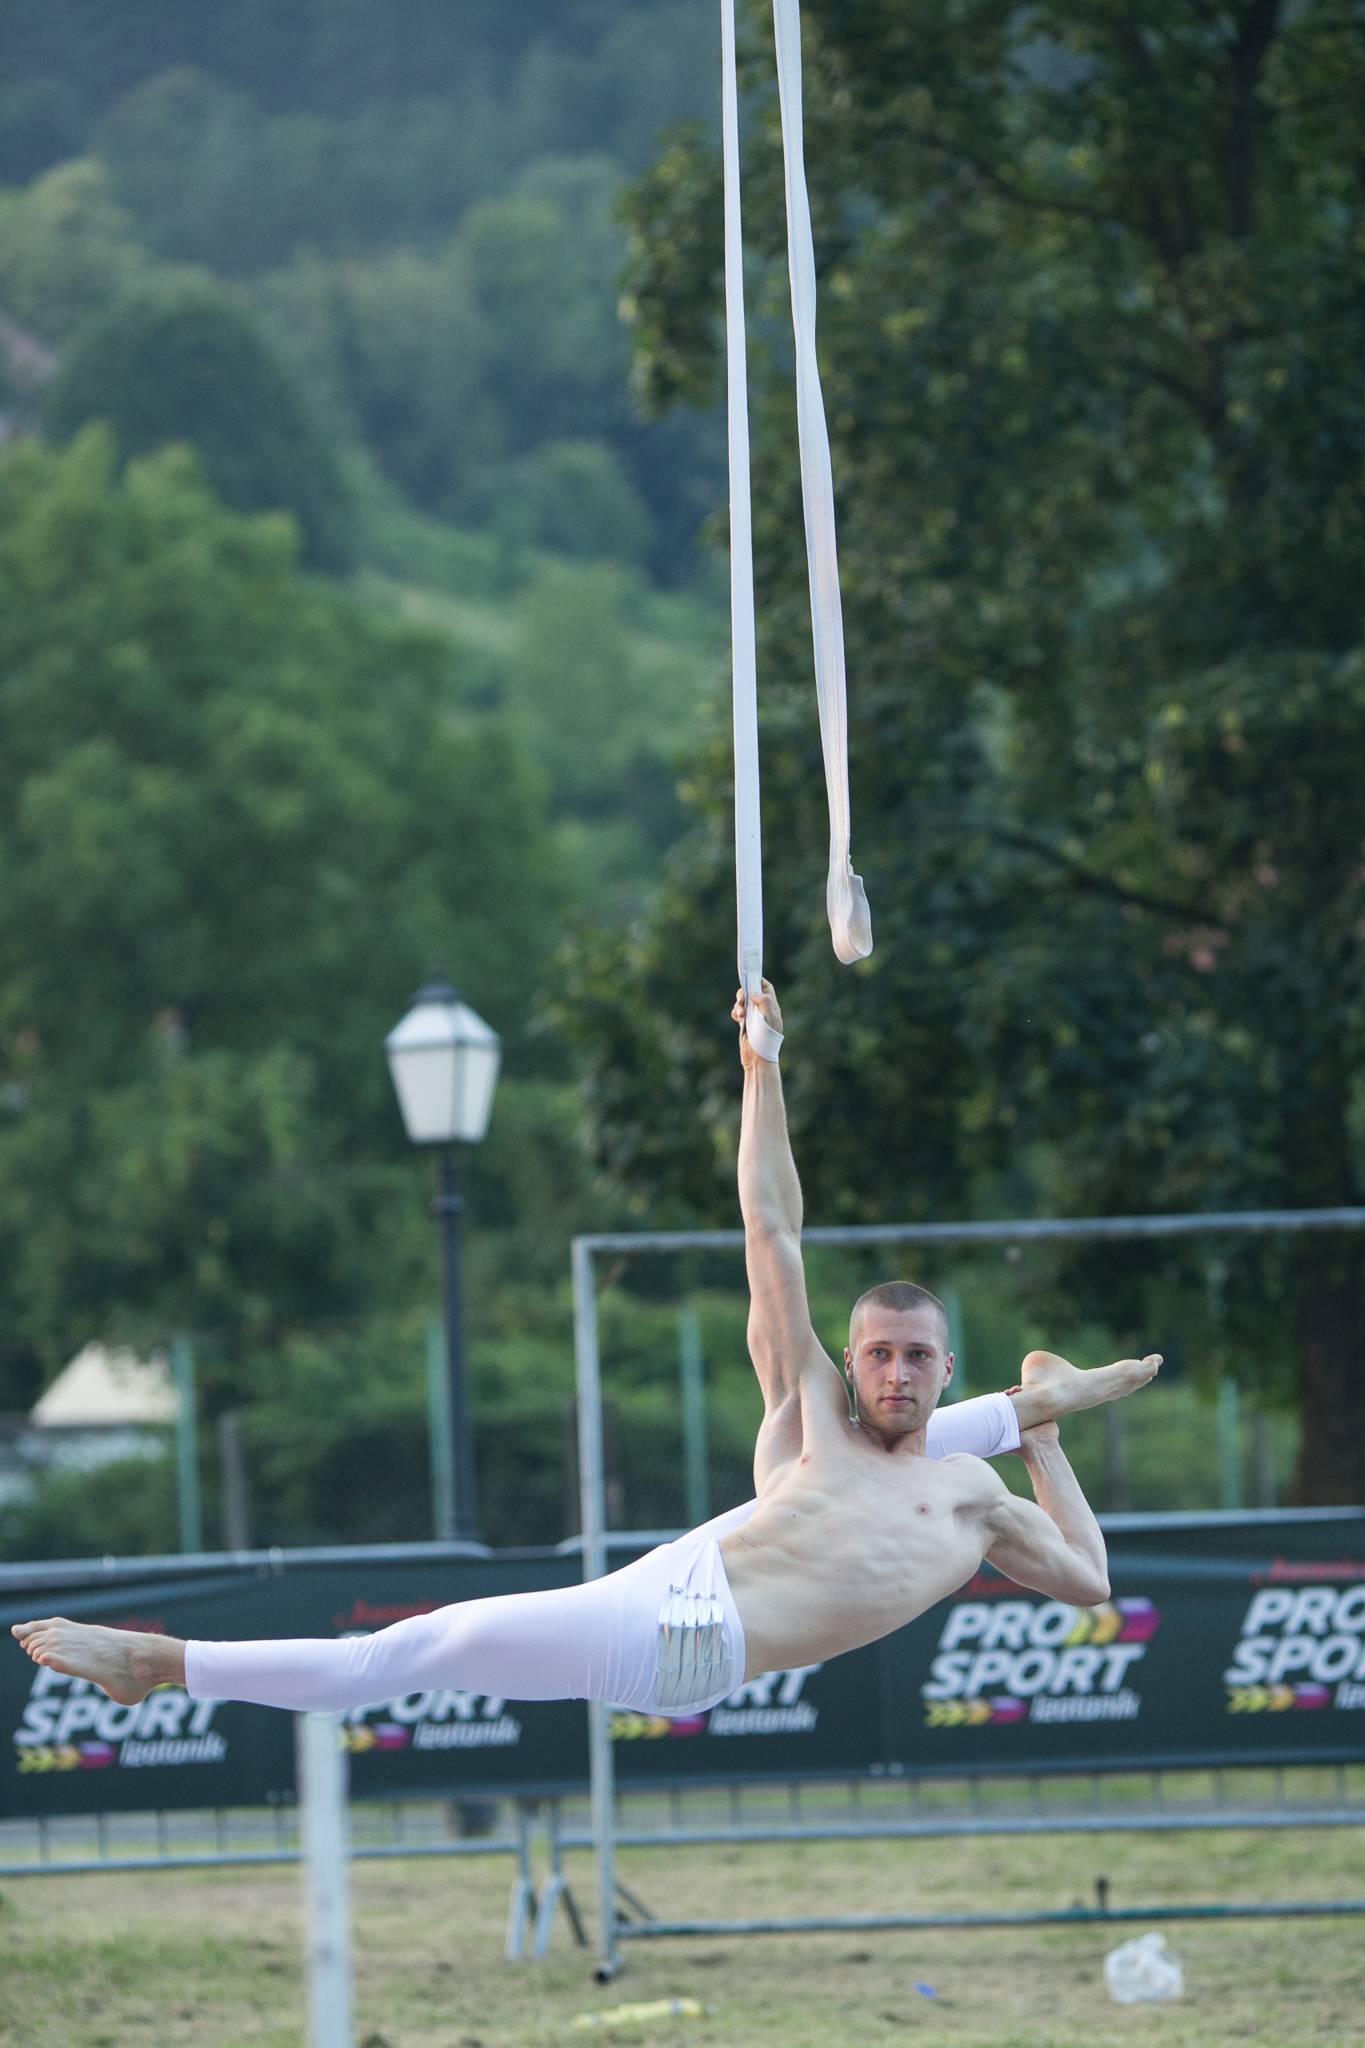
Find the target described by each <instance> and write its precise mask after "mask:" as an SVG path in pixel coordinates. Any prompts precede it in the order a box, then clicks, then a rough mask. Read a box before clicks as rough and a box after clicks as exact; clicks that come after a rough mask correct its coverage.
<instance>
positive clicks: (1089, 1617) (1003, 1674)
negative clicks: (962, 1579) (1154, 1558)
mask: <svg viewBox="0 0 1365 2048" xmlns="http://www.w3.org/2000/svg"><path fill="white" fill-rule="evenodd" d="M1160 1626H1161V1616H1160V1613H1159V1612H1158V1610H1157V1609H1156V1608H1155V1607H1154V1606H1153V1605H1152V1603H1151V1601H1150V1600H1147V1599H1143V1598H1141V1597H1134V1598H1131V1599H1124V1600H1106V1601H1105V1602H1104V1604H1103V1606H1100V1607H1071V1606H1068V1605H1067V1604H1066V1603H1065V1602H1063V1601H1060V1600H1020V1599H1013V1600H991V1601H989V1602H988V1601H984V1600H959V1601H957V1602H956V1603H955V1604H954V1605H953V1606H952V1607H950V1608H949V1610H948V1613H947V1616H946V1618H945V1620H944V1624H943V1629H942V1632H941V1634H940V1636H939V1640H938V1651H937V1654H936V1655H935V1657H934V1660H933V1663H932V1664H931V1666H930V1668H929V1676H928V1678H927V1679H926V1680H925V1682H924V1684H923V1686H922V1687H921V1688H920V1692H921V1698H922V1700H923V1703H924V1720H925V1726H926V1727H929V1728H982V1727H988V1726H991V1727H1010V1726H1013V1725H1015V1724H1017V1723H1019V1722H1023V1721H1029V1722H1035V1723H1040V1722H1049V1721H1072V1722H1075V1721H1131V1720H1135V1719H1136V1718H1137V1716H1138V1714H1139V1713H1140V1712H1141V1709H1142V1697H1141V1694H1140V1693H1138V1692H1137V1691H1135V1690H1134V1688H1133V1686H1132V1684H1131V1683H1130V1682H1129V1681H1130V1680H1131V1678H1132V1677H1133V1675H1134V1673H1135V1670H1136V1667H1137V1666H1139V1665H1140V1664H1141V1662H1142V1659H1143V1657H1144V1656H1145V1655H1146V1653H1147V1648H1148V1645H1149V1644H1150V1643H1151V1641H1152V1639H1153V1637H1154V1636H1155V1635H1156V1633H1157V1630H1158V1629H1159V1628H1160Z"/></svg>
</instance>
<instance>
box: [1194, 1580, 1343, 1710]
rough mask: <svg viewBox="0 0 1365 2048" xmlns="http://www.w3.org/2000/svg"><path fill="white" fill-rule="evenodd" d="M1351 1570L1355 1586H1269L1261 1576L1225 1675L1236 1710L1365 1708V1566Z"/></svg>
mask: <svg viewBox="0 0 1365 2048" xmlns="http://www.w3.org/2000/svg"><path fill="white" fill-rule="evenodd" d="M1351 1569H1352V1571H1353V1572H1354V1574H1355V1578H1356V1581H1357V1583H1356V1584H1355V1585H1352V1586H1341V1585H1337V1584H1331V1585H1326V1586H1322V1585H1318V1586H1305V1585H1299V1584H1297V1583H1296V1584H1293V1585H1289V1584H1283V1583H1282V1584H1276V1585H1267V1584H1265V1583H1264V1581H1265V1579H1266V1577H1267V1574H1264V1573H1261V1574H1258V1575H1257V1576H1258V1578H1259V1579H1260V1580H1261V1587H1260V1590H1259V1591H1258V1592H1256V1593H1254V1594H1253V1595H1252V1597H1251V1600H1250V1602H1249V1603H1248V1606H1247V1610H1246V1613H1245V1614H1244V1615H1243V1616H1242V1626H1241V1630H1240V1632H1239V1635H1238V1639H1237V1643H1236V1646H1235V1648H1234V1649H1233V1653H1232V1662H1231V1664H1229V1666H1228V1668H1227V1670H1226V1671H1225V1672H1224V1673H1223V1683H1224V1685H1225V1686H1226V1687H1227V1696H1228V1697H1227V1708H1228V1712H1229V1713H1230V1714H1283V1713H1288V1712H1299V1713H1303V1712H1308V1713H1315V1712H1318V1711H1320V1710H1321V1709H1322V1708H1325V1707H1332V1708H1341V1709H1346V1710H1352V1709H1356V1710H1358V1709H1359V1708H1361V1707H1365V1568H1363V1567H1362V1566H1360V1565H1359V1564H1357V1565H1354V1566H1352V1568H1351ZM1284 1576H1285V1577H1288V1576H1289V1574H1288V1573H1286V1574H1285V1575H1284Z"/></svg>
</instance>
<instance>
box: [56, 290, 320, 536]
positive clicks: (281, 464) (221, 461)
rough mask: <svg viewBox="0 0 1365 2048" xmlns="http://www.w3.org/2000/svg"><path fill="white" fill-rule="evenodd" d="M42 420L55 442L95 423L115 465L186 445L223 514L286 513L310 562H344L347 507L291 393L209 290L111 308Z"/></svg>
mask: <svg viewBox="0 0 1365 2048" xmlns="http://www.w3.org/2000/svg"><path fill="white" fill-rule="evenodd" d="M44 419H45V422H46V424H47V427H48V430H49V431H50V432H51V433H53V434H55V435H56V436H57V437H58V438H59V439H67V438H69V437H70V436H71V435H72V434H74V433H76V432H77V431H78V430H79V429H80V428H81V427H82V426H84V425H85V424H86V422H87V421H89V420H92V419H100V420H107V421H108V422H109V424H110V425H111V426H112V427H113V430H114V433H115V436H116V439H117V443H118V447H119V451H120V454H121V455H123V456H124V457H125V458H127V457H129V456H135V455H143V454H148V453H150V452H151V451H152V450H154V449H157V448H161V447H165V446H167V445H168V444H170V443H174V442H187V443H188V444H189V445H191V446H192V447H193V448H194V449H195V450H196V451H197V453H198V455H199V457H200V460H201V461H202V463H203V466H204V471H205V474H206V476H207V477H208V480H209V482H210V483H211V484H212V485H213V487H214V489H215V490H216V491H217V492H218V494H219V495H220V496H221V497H222V498H223V499H224V500H225V501H226V503H227V504H229V505H231V506H234V507H235V508H236V509H238V510H239V511H288V512H290V513H292V514H293V516H294V517H295V518H296V519H297V521H298V524H299V528H300V531H301V532H302V535H303V538H304V543H305V547H306V551H307V553H308V555H309V557H310V558H311V559H312V560H313V561H314V562H315V563H317V564H319V565H321V566H325V567H332V568H337V567H340V566H342V565H343V564H344V563H345V561H346V560H347V557H348V553H349V542H350V535H349V530H348V528H349V521H348V508H347V505H346V498H345V490H344V486H343V484H342V478H341V471H340V469H339V468H338V465H337V463H336V460H335V457H334V455H333V453H332V450H331V449H330V447H329V446H328V444H327V441H326V440H325V438H324V436H323V433H322V429H321V427H320V425H319V423H318V421H317V419H316V418H315V417H314V415H313V412H312V410H311V408H310V406H309V404H308V401H307V398H306V396H305V393H304V391H303V388H302V387H301V385H300V384H299V383H298V382H297V381H296V380H295V379H294V378H293V377H292V376H291V375H290V373H289V371H288V369H287V368H286V366H285V365H284V364H283V363H282V362H281V361H280V359H279V358H278V356H277V355H276V354H275V352H274V350H273V349H272V348H271V347H270V346H269V344H268V343H267V342H266V341H265V339H264V338H263V336H262V335H261V334H260V333H259V331H258V330H257V328H256V326H255V325H254V323H253V322H252V320H251V319H250V317H249V315H247V314H246V313H244V312H243V311H242V309H241V308H240V307H239V306H238V304H237V303H236V301H235V299H234V298H233V297H232V295H231V294H230V293H228V292H226V291H225V290H223V289H222V288H221V287H219V286H215V285H210V284H208V283H207V282H198V281H196V282H192V283H186V284H181V285H178V286H176V287H174V288H171V289H166V288H163V287H156V288H154V289H152V290H151V291H148V292H146V293H134V294H130V295H128V296H126V297H124V298H121V299H120V300H119V301H118V302H117V303H116V304H115V305H114V307H113V308H112V310H110V311H109V312H108V313H107V314H105V315H104V316H103V317H102V318H100V319H98V320H96V321H93V322H91V323H90V324H89V325H88V326H87V327H86V328H85V330H84V331H83V333H82V334H81V336H80V338H79V339H78V341H77V342H76V343H75V344H74V345H73V347H72V348H71V349H70V350H69V351H68V353H67V355H66V357H65V359H64V360H63V363H62V366H61V368H60V370H59V372H58V374H57V375H56V377H55V378H54V379H53V381H52V383H51V384H50V385H49V386H48V389H47V392H46V394H45V400H44Z"/></svg>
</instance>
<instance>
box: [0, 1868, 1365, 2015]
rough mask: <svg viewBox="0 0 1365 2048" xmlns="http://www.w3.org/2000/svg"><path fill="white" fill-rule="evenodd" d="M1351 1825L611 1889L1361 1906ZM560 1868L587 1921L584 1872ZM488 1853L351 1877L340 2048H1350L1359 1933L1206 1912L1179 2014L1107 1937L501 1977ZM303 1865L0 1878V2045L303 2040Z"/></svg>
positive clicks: (786, 1948)
mask: <svg viewBox="0 0 1365 2048" xmlns="http://www.w3.org/2000/svg"><path fill="white" fill-rule="evenodd" d="M1362 1848H1365V1842H1362V1837H1361V1831H1359V1830H1356V1829H1336V1830H1325V1829H1324V1830H1307V1829H1305V1830H1296V1831H1293V1832H1286V1833H1283V1834H1272V1833H1252V1832H1249V1831H1248V1832H1246V1833H1243V1832H1240V1831H1238V1832H1235V1833H1227V1834H1213V1835H1190V1834H1159V1835H1150V1836H1137V1837H1135V1836H1120V1835H1109V1836H1089V1837H1084V1838H1080V1839H1077V1838H1075V1837H1061V1836H1052V1837H1042V1838H1037V1839H1029V1840H1019V1839H999V1838H997V1839H995V1840H991V1839H969V1840H955V1841H929V1842H924V1841H920V1842H910V1843H907V1842H879V1841H863V1842H830V1843H802V1844H795V1845H787V1846H783V1847H778V1846H776V1845H762V1846H747V1845H746V1846H742V1847H741V1846H735V1847H728V1846H727V1847H720V1848H711V1849H698V1848H690V1849H681V1850H673V1851H668V1852H665V1851H660V1850H657V1849H651V1850H633V1851H628V1852H626V1853H624V1854H623V1856H622V1858H621V1864H620V1869H621V1875H622V1877H623V1879H624V1881H625V1882H626V1884H627V1885H629V1887H630V1888H631V1890H632V1891H633V1892H635V1893H637V1894H638V1895H639V1896H640V1897H641V1898H642V1899H643V1900H644V1901H645V1903H646V1904H647V1905H648V1906H649V1907H650V1908H651V1909H652V1911H653V1912H654V1913H656V1914H657V1915H658V1916H659V1917H660V1918H720V1917H738V1916H743V1915H749V1916H758V1915H764V1914H774V1915H796V1914H801V1913H812V1912H841V1913H850V1914H856V1913H876V1912H911V1913H914V1912H931V1911H937V1910H944V1911H959V1910H960V1911H973V1910H975V1911H981V1910H996V1909H998V1910H1001V1911H1005V1912H1017V1911H1020V1910H1023V1909H1025V1908H1026V1907H1027V1906H1028V1905H1029V1904H1030V1903H1037V1904H1038V1905H1041V1906H1046V1907H1049V1908H1051V1907H1065V1906H1069V1905H1072V1904H1089V1903H1091V1902H1092V1901H1093V1899H1094V1896H1095V1883H1096V1880H1097V1878H1099V1877H1105V1878H1107V1879H1108V1881H1109V1884H1110V1887H1111V1894H1110V1896H1111V1904H1112V1905H1113V1906H1115V1907H1124V1906H1143V1905H1154V1904H1156V1903H1159V1902H1175V1901H1181V1900H1184V1901H1190V1900H1199V1901H1208V1900H1213V1899H1217V1900H1219V1901H1221V1902H1224V1903H1230V1902H1233V1901H1236V1900H1248V1901H1250V1900H1256V1899H1266V1898H1276V1899H1281V1900H1287V1899H1345V1898H1359V1897H1361V1896H1365V1857H1363V1856H1362V1853H1361V1852H1362ZM567 1869H568V1875H569V1879H570V1883H571V1886H572V1887H573V1889H574V1892H575V1895H576V1897H577V1898H578V1900H579V1901H580V1903H581V1905H582V1908H583V1911H584V1914H585V1916H586V1917H587V1918H588V1919H589V1922H590V1924H591V1919H592V1909H593V1870H592V1865H591V1860H590V1859H589V1858H588V1857H587V1856H586V1855H583V1854H576V1855H572V1856H570V1857H569V1859H568V1862H567ZM510 1879H511V1864H510V1861H509V1859H506V1858H503V1857H482V1858H477V1859H468V1860H464V1859H461V1860H446V1859H441V1860H426V1861H417V1860H409V1861H405V1862H394V1863H362V1864H357V1865H354V1866H353V1874H352V1899H353V1916H354V1949H355V1960H356V2030H355V2040H356V2044H357V2048H546V2044H553V2043H557V2042H560V2041H563V2042H565V2043H569V2042H573V2041H583V2040H591V2039H594V2038H602V2039H605V2040H612V2041H623V2042H633V2043H636V2044H639V2043H645V2044H648V2048H674V2044H677V2048H689V2044H690V2048H747V2044H750V2043H753V2044H764V2048H768V2044H771V2048H778V2044H781V2048H831V2044H845V2043H848V2044H861V2043H863V2042H874V2043H875V2042H881V2041H892V2040H896V2039H898V2038H899V2039H903V2040H907V2041H913V2042H915V2043H916V2044H922V2048H933V2044H947V2043H953V2044H964V2048H967V2044H969V2048H1110V2044H1125V2048H1126V2044H1134V2048H1136V2044H1139V2043H1140V2044H1143V2048H1146V2044H1148V2043H1150V2042H1159V2043H1161V2044H1162V2048H1211V2044H1213V2043H1219V2044H1223V2043H1234V2042H1235V2043H1241V2042H1264V2043H1267V2044H1274V2048H1286V2044H1292V2043H1298V2042H1303V2043H1308V2042H1313V2043H1315V2044H1317V2048H1348V2044H1350V2048H1358V2044H1359V2042H1360V2039H1361V2012H1362V2010H1363V2009H1365V1919H1361V1918H1338V1919H1307V1918H1305V1919H1279V1920H1252V1921H1235V1920H1224V1921H1217V1920H1203V1921H1196V1922H1175V1923H1169V1924H1166V1925H1165V1926H1164V1928H1163V1931H1164V1932H1165V1934H1166V1937H1167V1940H1168V1941H1169V1942H1170V1944H1171V1946H1172V1948H1173V1949H1174V1950H1175V1951H1176V1953H1177V1954H1178V1956H1179V1957H1180V1958H1181V1961H1182V1962H1183V1964H1184V1967H1185V1973H1186V1987H1187V1988H1186V1996H1185V1997H1184V1998H1183V1999H1182V2000H1181V2001H1180V2002H1179V2003H1177V2004H1171V2005H1164V2006H1151V2005H1148V2006H1137V2007H1120V2006H1116V2005H1114V2004H1113V2003H1112V2001H1111V2000H1110V1998H1109V1995H1108V1993H1107V1991H1106V1988H1105V1984H1104V1978H1103V1973H1102V1965H1103V1959H1104V1955H1105V1952H1106V1950H1108V1949H1110V1948H1112V1947H1114V1946H1115V1945H1116V1944H1117V1943H1118V1942H1119V1941H1120V1940H1125V1939H1128V1938H1130V1937H1131V1936H1132V1935H1133V1934H1135V1933H1138V1932H1141V1931H1143V1929H1144V1927H1145V1925H1146V1924H1148V1923H1141V1922H1140V1923H1138V1924H1137V1925H1135V1926H1122V1927H1096V1926H1091V1927H1080V1928H1063V1929H1006V1930H1000V1931H948V1932H943V1931H939V1932H914V1933H905V1932H880V1933H867V1934H853V1935H850V1934H847V1933H843V1934H802V1935H761V1936H751V1937H744V1938H741V1937H737V1936H712V1937H702V1938H694V1939H687V1940H669V1941H664V1940H660V1941H651V1942H639V1943H632V1944H631V1945H629V1946H628V1947H627V1949H626V1951H625V1967H624V1969H623V1971H622V1974H621V1975H620V1977H619V1978H618V1979H617V1980H616V1981H615V1982H614V1983H612V1984H609V1985H599V1984H597V1983H596V1982H594V1979H593V1974H592V1965H593V1960H594V1957H593V1953H592V1951H587V1952H585V1951H583V1950H581V1949H578V1948H576V1947H575V1945H574V1942H573V1938H572V1934H571V1931H570V1927H569V1923H568V1920H567V1918H563V1919H561V1921H560V1924H559V1926H558V1928H557V1930H556V1934H555V1942H554V1947H553V1949H552V1952H551V1955H550V1958H549V1959H548V1960H547V1961H545V1962H542V1963H533V1962H525V1963H521V1964H511V1963H508V1962H507V1961H506V1960H505V1959H504V1955H503V1942H504V1936H505V1929H506V1921H507V1907H508V1891H509V1885H510ZM302 1931H303V1922H302V1907H301V1893H300V1879H299V1875H298V1872H297V1871H296V1870H293V1869H290V1868H270V1869H265V1870H261V1871H253V1870H225V1871H219V1872H201V1871H192V1872H184V1871H181V1872H174V1871H170V1872H160V1873H152V1872H148V1873H134V1874H131V1875H130V1874H110V1875H108V1876H97V1877H75V1878H59V1877H44V1878H25V1879H18V1880H15V1879H8V1880H6V1881H5V1882H4V1883H3V1884H2V1885H0V2043H3V2044H5V2048H72V2044H80V2048H135V2044H137V2048H140V2044H144V2043H145V2044H155V2048H180V2044H189V2043H191V2042H192V2043H195V2044H196V2048H248V2044H250V2048H297V2044H299V2043H301V2042H305V2041H307V2039H308V2029H307V2007H306V1989H305V1980H304V1968H303V1938H302ZM670 1998H687V1999H697V2000H700V2001H701V2002H702V2004H703V2006H704V2007H705V2011H704V2013H703V2015H702V2016H701V2017H700V2018H678V2019H673V2020H665V2021H662V2022H659V2021H649V2022H642V2023H640V2024H637V2025H635V2026H632V2027H630V2028H627V2029H624V2030H616V2029H613V2030H611V2031H610V2032H606V2033H603V2034H601V2035H600V2036H599V2035H598V2034H597V2033H596V2032H595V2031H582V2030H578V2029H575V2027H574V2025H573V2022H574V2020H575V2017H576V2016H578V2015H580V2014H583V2013H588V2012H600V2011H603V2010H607V2009H610V2008H612V2007H614V2006H619V2005H623V2004H632V2003H637V2002H642V2001H650V2000H657V1999H670Z"/></svg>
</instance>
